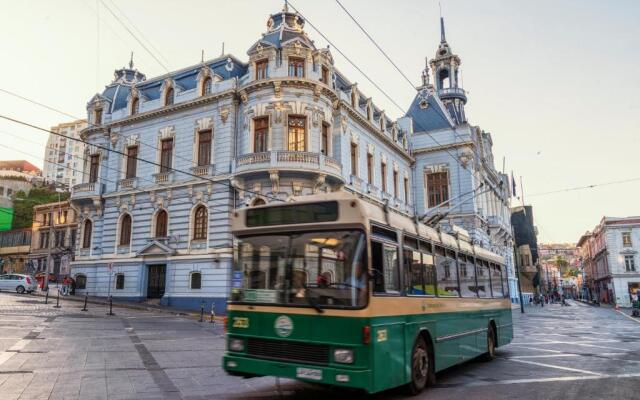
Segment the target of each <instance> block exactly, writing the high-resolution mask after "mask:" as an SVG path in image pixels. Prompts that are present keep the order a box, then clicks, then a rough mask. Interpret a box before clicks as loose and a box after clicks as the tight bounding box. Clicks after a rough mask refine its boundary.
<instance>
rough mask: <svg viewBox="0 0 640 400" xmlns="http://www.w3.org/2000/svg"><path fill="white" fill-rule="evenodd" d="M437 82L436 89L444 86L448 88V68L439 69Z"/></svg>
mask: <svg viewBox="0 0 640 400" xmlns="http://www.w3.org/2000/svg"><path fill="white" fill-rule="evenodd" d="M438 83H439V87H438V89H446V88H449V87H450V86H451V85H450V83H449V70H448V69H442V70H440V73H438Z"/></svg>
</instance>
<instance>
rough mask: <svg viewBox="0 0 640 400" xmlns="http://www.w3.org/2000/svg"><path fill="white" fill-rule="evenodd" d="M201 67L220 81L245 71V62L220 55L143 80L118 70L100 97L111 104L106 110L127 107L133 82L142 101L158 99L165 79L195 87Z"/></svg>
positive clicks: (181, 85)
mask: <svg viewBox="0 0 640 400" xmlns="http://www.w3.org/2000/svg"><path fill="white" fill-rule="evenodd" d="M204 66H206V67H208V68H209V70H210V71H211V73H212V75H217V76H219V77H220V78H221V79H222V80H226V79H230V78H234V77H240V76H242V75H244V74H245V73H246V72H247V65H246V64H245V63H243V62H241V61H239V60H238V59H236V58H235V57H233V56H230V55H222V56H220V57H218V58H215V59H212V60H209V61H205V62H204V63H199V64H195V65H192V66H190V67H187V68H183V69H180V70H177V71H173V72H169V73H168V74H164V75H161V76H158V77H155V78H152V79H149V80H144V75H143V74H141V73H140V72H138V71H137V70H132V69H128V70H126V69H122V70H119V71H116V79H115V80H114V81H113V82H112V83H111V84H110V85H108V86H107V87H106V88H105V90H104V91H103V92H102V97H104V98H105V99H107V100H108V101H109V102H110V103H111V107H110V110H109V112H110V113H112V112H114V111H116V110H120V109H122V108H126V107H127V99H128V97H129V93H130V92H131V87H132V86H133V85H135V86H136V89H137V90H138V93H140V95H141V96H142V97H144V98H145V99H146V100H155V99H159V98H160V95H161V92H160V89H161V87H162V84H163V83H164V81H165V80H167V79H170V80H171V81H173V83H174V84H175V85H176V86H177V87H179V88H180V90H190V89H194V88H195V87H196V86H197V77H198V74H199V73H200V71H201V70H202V68H203V67H204ZM122 71H124V72H127V71H130V73H128V74H126V73H124V72H122ZM123 76H124V77H129V76H131V77H137V78H138V79H122V77H123Z"/></svg>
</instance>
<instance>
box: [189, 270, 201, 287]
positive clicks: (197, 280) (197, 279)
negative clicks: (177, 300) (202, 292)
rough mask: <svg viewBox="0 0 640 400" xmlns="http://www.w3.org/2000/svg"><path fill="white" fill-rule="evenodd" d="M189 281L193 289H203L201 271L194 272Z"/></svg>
mask: <svg viewBox="0 0 640 400" xmlns="http://www.w3.org/2000/svg"><path fill="white" fill-rule="evenodd" d="M189 282H190V288H191V289H202V274H201V273H200V272H192V273H191V279H189Z"/></svg>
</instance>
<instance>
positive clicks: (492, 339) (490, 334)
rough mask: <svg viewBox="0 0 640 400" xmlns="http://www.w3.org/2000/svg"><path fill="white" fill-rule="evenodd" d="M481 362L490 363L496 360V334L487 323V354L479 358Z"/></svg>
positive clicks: (490, 324)
mask: <svg viewBox="0 0 640 400" xmlns="http://www.w3.org/2000/svg"><path fill="white" fill-rule="evenodd" d="M480 358H481V359H482V361H491V360H493V359H494V358H496V332H495V330H494V329H493V324H492V323H489V326H488V327H487V352H486V353H484V354H483V355H482V356H480Z"/></svg>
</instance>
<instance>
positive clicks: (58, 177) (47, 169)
mask: <svg viewBox="0 0 640 400" xmlns="http://www.w3.org/2000/svg"><path fill="white" fill-rule="evenodd" d="M86 127H87V122H86V121H84V120H78V121H73V122H69V123H62V124H59V125H57V126H54V127H52V128H51V131H53V132H56V133H59V134H61V135H64V136H67V137H70V138H75V139H80V132H81V131H82V130H83V129H85V128H86ZM84 148H85V144H84V143H82V142H80V141H77V140H72V139H66V138H63V137H61V136H58V135H55V134H53V133H50V134H49V139H48V140H47V145H46V147H45V149H44V166H43V169H42V176H43V178H44V180H45V181H46V182H58V183H60V184H63V185H66V186H67V187H71V186H72V185H75V184H76V183H80V182H82V168H83V164H84V160H83V159H82V158H83V156H84Z"/></svg>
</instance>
